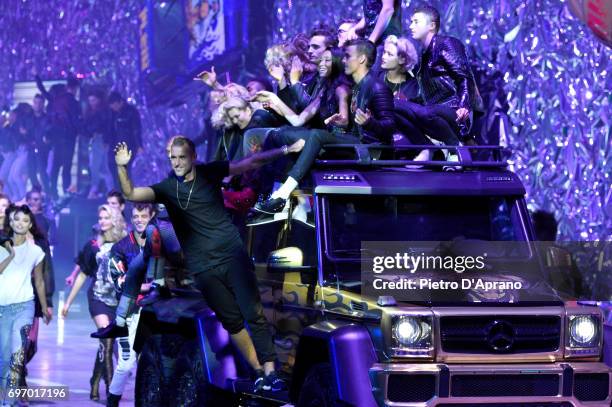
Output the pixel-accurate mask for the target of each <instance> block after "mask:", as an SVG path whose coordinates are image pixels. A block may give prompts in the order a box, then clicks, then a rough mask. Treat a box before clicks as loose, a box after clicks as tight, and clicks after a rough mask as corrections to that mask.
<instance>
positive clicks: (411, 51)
mask: <svg viewBox="0 0 612 407" xmlns="http://www.w3.org/2000/svg"><path fill="white" fill-rule="evenodd" d="M387 44H393V45H395V47H396V48H397V57H398V58H404V65H403V66H402V68H403V69H404V71H406V72H407V71H409V70H411V69H412V68H414V67H415V66H416V64H417V63H418V62H419V56H418V54H417V50H416V48H415V47H414V44H413V43H412V41H410V40H409V39H408V38H404V37H399V38H398V37H396V36H395V35H390V36H388V37H387V38H386V39H385V44H384V45H387Z"/></svg>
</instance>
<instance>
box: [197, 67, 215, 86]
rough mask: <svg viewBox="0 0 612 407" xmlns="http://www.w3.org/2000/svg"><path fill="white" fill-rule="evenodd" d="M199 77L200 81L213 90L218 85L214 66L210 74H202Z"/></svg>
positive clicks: (206, 72)
mask: <svg viewBox="0 0 612 407" xmlns="http://www.w3.org/2000/svg"><path fill="white" fill-rule="evenodd" d="M197 77H198V78H200V80H201V81H202V82H204V84H206V85H208V86H210V87H211V88H213V87H214V86H215V84H216V83H217V73H216V72H215V67H214V66H213V67H211V68H210V72H208V71H204V72H200V73H199V74H198V75H197Z"/></svg>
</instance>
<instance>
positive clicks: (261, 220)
mask: <svg viewBox="0 0 612 407" xmlns="http://www.w3.org/2000/svg"><path fill="white" fill-rule="evenodd" d="M286 219H287V213H285V212H280V213H275V214H274V215H271V214H269V213H263V212H255V211H251V212H250V213H249V216H248V217H247V220H246V225H247V226H257V225H265V224H266V223H273V222H278V221H281V220H286Z"/></svg>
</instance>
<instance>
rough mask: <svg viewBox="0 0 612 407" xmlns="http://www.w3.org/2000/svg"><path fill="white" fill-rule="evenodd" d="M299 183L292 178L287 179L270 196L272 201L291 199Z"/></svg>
mask: <svg viewBox="0 0 612 407" xmlns="http://www.w3.org/2000/svg"><path fill="white" fill-rule="evenodd" d="M297 186H298V182H297V181H296V180H294V179H293V178H291V177H288V178H287V181H285V183H284V184H283V185H281V187H280V188H279V189H278V191H275V192H273V193H272V195H270V198H271V199H275V198H282V199H289V195H291V193H292V192H293V190H294V189H295V188H297Z"/></svg>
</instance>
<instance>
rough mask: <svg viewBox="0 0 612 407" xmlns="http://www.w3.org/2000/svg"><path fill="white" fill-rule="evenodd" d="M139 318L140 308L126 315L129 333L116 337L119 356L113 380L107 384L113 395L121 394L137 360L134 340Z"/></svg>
mask: <svg viewBox="0 0 612 407" xmlns="http://www.w3.org/2000/svg"><path fill="white" fill-rule="evenodd" d="M139 319H140V309H138V311H136V312H135V313H134V314H132V316H130V317H128V319H127V321H126V324H127V327H128V332H129V333H130V335H129V336H124V337H121V338H117V344H118V345H119V358H118V359H117V368H116V369H115V373H113V381H112V382H111V384H110V386H109V391H110V392H111V393H112V394H114V395H115V396H120V395H122V394H123V389H125V385H126V384H127V381H128V379H129V377H130V374H131V372H132V370H133V369H134V368H135V367H136V362H138V355H137V354H136V352H134V340H136V330H137V329H138V320H139Z"/></svg>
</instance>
